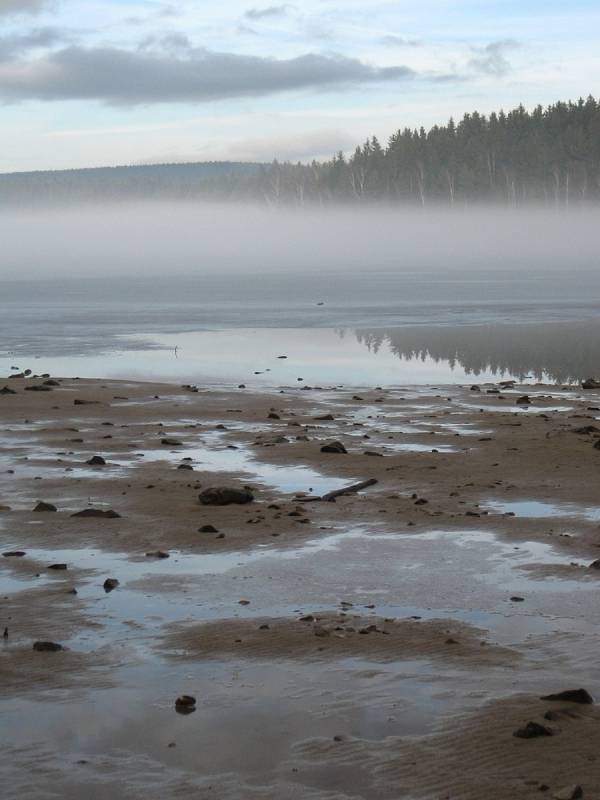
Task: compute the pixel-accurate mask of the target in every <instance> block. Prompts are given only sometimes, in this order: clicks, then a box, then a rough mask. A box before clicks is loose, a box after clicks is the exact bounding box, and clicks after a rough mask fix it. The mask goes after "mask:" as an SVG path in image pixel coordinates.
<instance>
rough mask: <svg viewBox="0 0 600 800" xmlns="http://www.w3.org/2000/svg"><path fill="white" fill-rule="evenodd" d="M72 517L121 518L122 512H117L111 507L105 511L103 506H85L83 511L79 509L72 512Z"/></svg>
mask: <svg viewBox="0 0 600 800" xmlns="http://www.w3.org/2000/svg"><path fill="white" fill-rule="evenodd" d="M71 516H72V517H98V518H104V519H119V518H120V516H121V515H120V514H117V512H116V511H113V510H112V508H109V509H108V510H107V511H103V510H102V509H101V508H84V509H83V510H82V511H77V512H75V514H71Z"/></svg>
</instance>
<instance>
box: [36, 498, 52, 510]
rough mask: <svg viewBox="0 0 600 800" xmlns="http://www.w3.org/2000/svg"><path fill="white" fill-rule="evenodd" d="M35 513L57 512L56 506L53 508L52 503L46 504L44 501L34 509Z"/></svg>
mask: <svg viewBox="0 0 600 800" xmlns="http://www.w3.org/2000/svg"><path fill="white" fill-rule="evenodd" d="M33 510H34V511H38V512H40V511H56V506H53V505H52V503H45V502H44V501H43V500H40V502H39V503H38V504H37V505H36V507H35V508H34V509H33Z"/></svg>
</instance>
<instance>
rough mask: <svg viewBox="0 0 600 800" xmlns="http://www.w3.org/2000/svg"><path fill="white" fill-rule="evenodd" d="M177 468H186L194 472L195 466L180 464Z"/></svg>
mask: <svg viewBox="0 0 600 800" xmlns="http://www.w3.org/2000/svg"><path fill="white" fill-rule="evenodd" d="M177 469H186V470H188V472H193V471H194V468H193V467H192V465H191V464H179V465H178V466H177Z"/></svg>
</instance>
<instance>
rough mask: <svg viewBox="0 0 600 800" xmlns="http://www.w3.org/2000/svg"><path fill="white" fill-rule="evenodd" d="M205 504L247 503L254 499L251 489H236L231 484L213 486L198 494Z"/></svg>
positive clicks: (227, 504)
mask: <svg viewBox="0 0 600 800" xmlns="http://www.w3.org/2000/svg"><path fill="white" fill-rule="evenodd" d="M198 497H199V500H200V502H201V503H202V505H204V506H229V505H245V504H246V503H251V502H252V501H253V500H254V495H253V494H252V492H251V491H250V490H249V489H236V488H234V487H231V486H211V487H209V488H208V489H204V491H203V492H200V494H199V495H198Z"/></svg>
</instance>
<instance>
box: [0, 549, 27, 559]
mask: <svg viewBox="0 0 600 800" xmlns="http://www.w3.org/2000/svg"><path fill="white" fill-rule="evenodd" d="M2 555H3V556H4V558H23V556H24V555H25V551H24V550H7V551H6V553H2Z"/></svg>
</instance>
